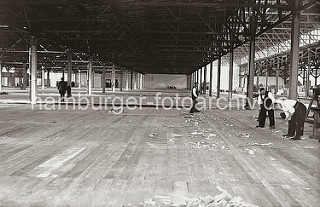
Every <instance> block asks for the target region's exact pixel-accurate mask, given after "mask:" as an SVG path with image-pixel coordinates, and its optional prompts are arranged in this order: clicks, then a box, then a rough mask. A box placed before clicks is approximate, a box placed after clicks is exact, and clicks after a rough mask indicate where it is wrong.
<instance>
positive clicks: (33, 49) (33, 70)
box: [29, 36, 37, 104]
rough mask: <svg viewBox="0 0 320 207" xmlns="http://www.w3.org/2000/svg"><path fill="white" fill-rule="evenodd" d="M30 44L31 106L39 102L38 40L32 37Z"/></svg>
mask: <svg viewBox="0 0 320 207" xmlns="http://www.w3.org/2000/svg"><path fill="white" fill-rule="evenodd" d="M30 43H31V46H30V50H29V68H30V74H31V80H30V92H29V95H30V102H31V104H35V103H36V101H37V40H36V38H35V37H34V36H32V37H31V40H30Z"/></svg>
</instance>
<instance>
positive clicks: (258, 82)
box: [257, 68, 260, 90]
mask: <svg viewBox="0 0 320 207" xmlns="http://www.w3.org/2000/svg"><path fill="white" fill-rule="evenodd" d="M259 85H260V70H259V68H258V71H257V89H258V90H259V88H260V86H259Z"/></svg>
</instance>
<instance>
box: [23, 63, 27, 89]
mask: <svg viewBox="0 0 320 207" xmlns="http://www.w3.org/2000/svg"><path fill="white" fill-rule="evenodd" d="M22 70H23V71H22V73H23V82H22V85H23V88H22V89H24V90H25V89H27V86H28V73H27V63H23V69H22Z"/></svg>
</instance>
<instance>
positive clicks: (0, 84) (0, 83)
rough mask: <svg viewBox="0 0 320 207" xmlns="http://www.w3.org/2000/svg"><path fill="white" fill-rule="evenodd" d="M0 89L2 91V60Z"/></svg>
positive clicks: (0, 65)
mask: <svg viewBox="0 0 320 207" xmlns="http://www.w3.org/2000/svg"><path fill="white" fill-rule="evenodd" d="M0 91H2V61H0Z"/></svg>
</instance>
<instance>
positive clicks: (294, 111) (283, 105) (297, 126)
mask: <svg viewBox="0 0 320 207" xmlns="http://www.w3.org/2000/svg"><path fill="white" fill-rule="evenodd" d="M275 108H276V109H280V110H282V111H283V112H284V113H285V116H286V117H285V121H289V126H288V133H287V134H285V135H284V136H285V137H286V138H291V140H301V136H302V135H303V129H304V121H305V117H306V113H307V109H306V106H305V105H304V104H303V103H300V102H299V101H296V100H290V99H287V100H278V101H277V103H276V104H275Z"/></svg>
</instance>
